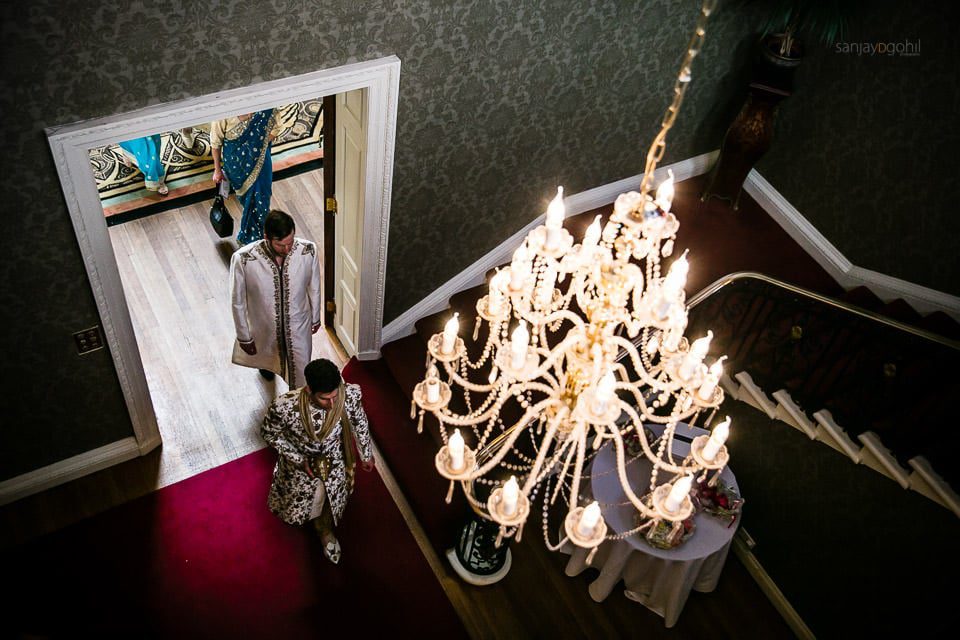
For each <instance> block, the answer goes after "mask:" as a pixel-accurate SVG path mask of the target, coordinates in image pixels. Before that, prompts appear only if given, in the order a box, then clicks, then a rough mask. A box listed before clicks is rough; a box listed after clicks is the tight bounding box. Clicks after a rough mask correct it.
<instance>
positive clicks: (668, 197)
mask: <svg viewBox="0 0 960 640" xmlns="http://www.w3.org/2000/svg"><path fill="white" fill-rule="evenodd" d="M667 176H668V177H667V179H666V180H664V181H663V182H661V183H660V186H659V187H657V195H656V199H655V201H656V203H657V206H658V207H660V209H661V210H663V212H664V213H669V211H670V206H671V205H672V204H673V170H672V169H667Z"/></svg>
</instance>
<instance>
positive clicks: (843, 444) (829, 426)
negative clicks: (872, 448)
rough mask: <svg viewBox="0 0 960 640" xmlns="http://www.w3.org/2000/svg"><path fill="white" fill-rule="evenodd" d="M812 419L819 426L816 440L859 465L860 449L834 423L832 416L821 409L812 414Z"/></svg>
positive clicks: (841, 428)
mask: <svg viewBox="0 0 960 640" xmlns="http://www.w3.org/2000/svg"><path fill="white" fill-rule="evenodd" d="M813 417H814V419H815V420H816V421H817V422H818V423H819V424H820V426H819V427H817V440H819V441H820V442H822V443H824V444H825V445H828V446H831V447H833V448H834V449H836V450H837V451H839V452H840V453H842V454H843V455H845V456H847V457H848V458H850V459H851V460H853V461H854V462H855V463H856V464H860V447H858V446H857V445H856V444H855V443H854V442H853V440H851V439H850V436H849V435H847V432H846V431H844V429H843V427H841V426H840V425H838V424H837V423H836V422H835V421H834V419H833V415H831V413H830V412H829V411H828V410H827V409H821V410H820V411H817V412H816V413H815V414H813Z"/></svg>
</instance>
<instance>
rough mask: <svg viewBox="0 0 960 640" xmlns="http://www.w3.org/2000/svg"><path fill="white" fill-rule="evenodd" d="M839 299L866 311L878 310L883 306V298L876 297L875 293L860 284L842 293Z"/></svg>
mask: <svg viewBox="0 0 960 640" xmlns="http://www.w3.org/2000/svg"><path fill="white" fill-rule="evenodd" d="M840 299H841V300H844V301H846V302H849V303H850V304H854V305H856V306H858V307H861V308H863V309H866V310H868V311H876V312H879V311H880V310H881V309H883V306H884V302H883V300H881V299H880V298H879V297H877V294H875V293H874V292H873V291H871V290H870V289H869V288H867V287H865V286H862V285H861V286H859V287H854V288H853V289H850V290H849V291H847V292H846V293H844V294H843V295H842V296H841V297H840Z"/></svg>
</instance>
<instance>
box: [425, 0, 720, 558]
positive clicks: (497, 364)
mask: <svg viewBox="0 0 960 640" xmlns="http://www.w3.org/2000/svg"><path fill="white" fill-rule="evenodd" d="M714 4H715V2H714V0H705V2H704V3H703V6H702V7H701V11H700V15H699V17H698V20H697V25H696V28H695V32H694V35H693V37H692V38H691V40H690V44H689V46H688V47H687V52H686V55H685V57H684V60H683V62H682V64H681V69H680V73H679V76H678V78H677V81H676V83H675V85H674V95H673V101H672V104H671V105H670V107H669V108H668V109H667V112H666V114H665V116H664V118H663V121H662V124H661V129H660V133H659V134H658V135H657V137H656V138H655V139H654V141H653V143H652V145H651V147H650V150H649V152H648V154H647V160H646V168H645V171H644V175H643V179H642V182H641V184H640V190H639V192H630V193H624V194H621V195H620V196H619V197H618V198H617V200H616V202H615V203H614V207H613V213H612V214H611V216H610V218H609V221H608V222H607V223H606V225H605V226H604V227H603V229H602V230H601V225H600V216H597V218H596V219H595V220H594V222H593V224H591V225H590V226H589V228H588V229H587V230H586V233H585V235H584V237H583V241H582V242H581V243H580V244H574V241H573V237H572V236H571V234H570V233H569V232H568V231H567V230H566V229H564V228H563V219H564V213H565V212H564V205H563V197H562V194H563V189H562V187H561V188H559V189H558V190H557V196H556V198H555V199H554V200H553V201H552V202H551V203H550V205H549V207H548V209H547V213H546V221H545V224H544V225H541V226H539V227H537V228H535V229H534V230H533V231H531V232H530V233H529V234H528V235H527V237H526V239H525V240H524V242H523V244H521V245H520V246H519V247H518V248H517V249H516V252H515V253H514V254H513V260H512V262H511V263H510V265H509V267H505V268H503V269H500V270H499V271H497V273H496V275H494V276H493V278H492V279H491V281H490V288H489V293H488V295H486V296H484V297H482V298H481V299H480V300H479V301H478V302H477V314H478V317H477V321H476V324H475V330H474V334H473V342H474V344H473V348H471V349H468V348H467V345H466V344H465V342H464V340H463V339H462V338H460V337H459V336H458V335H457V333H458V328H459V320H458V318H457V316H456V314H455V315H454V316H453V317H452V318H451V319H450V320H449V321H448V322H447V324H446V326H445V328H444V330H443V332H442V333H438V334H436V335H434V336H433V337H432V338H431V339H430V341H429V344H428V355H427V372H426V378H425V380H424V381H423V382H421V383H419V384H418V385H417V386H416V388H415V390H414V394H413V398H414V399H413V401H414V403H415V404H414V407H413V410H414V411H415V412H416V411H419V415H420V429H421V430H422V426H423V416H424V412H430V413H431V414H432V415H433V416H435V417H436V419H437V420H438V421H439V423H440V434H441V437H442V439H443V442H444V445H443V446H442V447H441V448H440V451H439V452H438V453H437V455H436V460H435V462H436V468H437V471H438V472H439V473H440V474H441V475H442V476H443V477H445V478H448V479H450V481H451V483H450V491H449V492H448V494H447V501H448V502H449V501H450V499H451V497H452V492H453V489H454V485H455V483H456V482H460V484H461V486H462V487H463V491H464V494H465V495H466V497H467V499H468V500H469V502H470V504H471V505H472V506H473V508H474V510H475V511H477V512H478V513H479V514H481V515H482V516H483V517H485V518H488V519H490V520H492V521H493V522H495V523H498V524H499V525H500V529H499V536H498V541H499V540H500V539H502V538H503V537H509V536H514V535H515V536H516V537H517V539H519V538H520V535H521V533H522V530H523V526H524V524H525V522H526V520H527V518H528V516H529V514H530V511H531V505H532V504H533V503H534V501H535V500H536V499H537V496H538V495H539V496H540V498H541V499H542V500H543V532H544V540H545V542H546V545H547V547H548V548H549V549H551V550H556V549H558V548H559V547H560V546H561V545H562V544H563V543H565V542H566V541H567V540H569V541H570V542H572V543H574V544H576V545H579V546H581V547H585V548H596V547H597V546H598V545H599V544H600V543H601V542H602V541H603V540H604V539H605V537H606V536H607V527H606V525H605V523H604V521H603V517H602V515H601V513H600V508H599V505H598V504H597V503H596V502H592V503H591V504H589V505H582V504H580V502H581V500H580V485H581V481H582V479H583V478H584V475H585V473H586V472H585V470H584V469H585V465H587V463H588V462H589V461H590V459H592V457H593V455H594V454H595V452H596V451H597V450H598V449H599V447H601V446H602V445H605V444H608V443H609V444H610V446H613V447H614V448H615V454H616V455H615V457H616V466H617V468H616V472H617V473H618V475H619V479H620V483H621V485H622V487H623V492H624V494H625V495H626V496H627V498H628V499H629V501H630V502H631V503H632V504H633V506H634V507H635V508H636V510H637V513H638V523H639V526H638V527H637V529H636V530H635V531H640V530H644V529H645V528H648V527H651V526H654V525H656V524H658V523H661V522H666V523H672V524H671V526H672V527H673V529H674V530H677V529H678V527H680V526H682V524H681V523H682V521H683V520H685V519H687V518H688V517H690V516H691V514H692V510H693V505H692V501H691V499H690V495H689V494H690V489H691V485H692V483H693V481H694V480H695V479H696V478H697V476H699V478H700V479H701V480H703V479H705V478H706V477H708V476H710V475H711V472H715V473H713V474H712V475H713V479H716V477H717V475H719V472H720V471H721V470H722V469H723V467H724V466H725V465H726V464H727V462H728V459H729V456H728V453H727V449H726V446H725V445H724V440H725V439H726V436H727V428H728V425H729V420H727V421H725V422H723V423H720V424H719V425H717V426H716V427H715V428H714V429H713V432H712V433H711V434H710V435H709V436H707V435H702V436H699V437H697V438H695V439H694V441H693V443H692V445H691V447H690V455H689V456H687V457H686V458H685V459H676V458H675V455H674V453H673V451H674V448H673V438H674V432H675V429H676V427H677V424H678V423H680V422H686V423H687V424H689V425H691V426H692V425H694V424H695V423H696V421H697V420H698V419H699V418H700V416H701V414H703V415H704V425H705V426H709V425H710V423H711V422H712V421H713V419H714V417H715V414H716V409H717V408H718V407H719V405H720V404H721V402H722V401H723V391H722V390H721V389H720V388H719V387H718V381H719V378H720V376H721V374H722V360H723V359H722V358H720V359H718V360H716V361H715V362H714V363H713V365H712V366H710V367H709V368H708V367H707V364H706V363H705V359H706V358H707V356H708V349H709V344H710V339H711V337H712V334H711V333H710V332H708V333H707V335H706V336H703V337H699V338H698V339H696V340H694V341H693V342H692V343H689V342H688V341H687V339H686V338H685V337H684V335H683V333H684V330H685V329H686V326H687V309H686V305H685V293H684V284H685V282H686V276H687V270H688V263H687V260H686V255H685V254H684V255H683V256H681V257H679V258H677V259H675V260H673V262H672V264H671V265H670V268H669V270H668V272H667V273H666V275H663V274H662V273H661V258H668V257H670V256H671V254H672V253H673V245H674V239H675V237H676V232H677V229H678V227H679V225H678V222H677V219H676V217H675V216H674V215H673V214H672V213H671V212H670V206H671V201H672V198H673V176H672V173H671V174H670V177H669V179H667V180H665V181H664V182H662V183H661V184H660V185H659V187H658V188H657V189H656V192H655V193H652V191H653V189H652V182H653V175H654V170H655V168H656V165H657V163H658V162H659V161H660V159H661V158H662V157H663V153H664V150H665V138H666V134H667V131H668V130H669V129H670V128H671V127H672V126H673V123H674V120H675V119H676V116H677V112H678V109H679V107H680V103H681V102H682V100H683V96H684V93H685V91H686V88H687V86H688V84H689V81H690V67H691V63H692V61H693V58H694V57H695V56H696V55H697V53H698V52H699V51H700V48H701V46H702V43H703V38H704V25H705V22H706V19H707V17H708V16H709V15H710V13H711V11H712V10H713V7H714ZM483 333H485V334H486V338H485V340H479V341H478V339H479V338H481V335H482V334H483ZM481 344H482V347H481V346H480V345H481ZM471 352H473V358H474V359H471V357H472V356H471ZM455 391H456V392H457V398H456V400H454V392H455ZM451 405H456V408H454V407H453V406H451ZM645 423H647V424H650V423H653V424H660V425H663V434H662V436H661V437H659V438H658V439H656V440H654V439H653V438H651V437H650V433H651V432H650V431H648V430H647V429H645V427H644V424H645ZM464 434H466V438H465V437H464ZM625 440H633V442H634V443H636V444H639V449H640V453H639V454H637V456H643V457H644V458H645V459H647V460H649V462H650V464H651V467H652V471H651V476H650V484H649V492H646V493H645V492H643V491H640V492H637V491H635V490H634V489H633V488H632V487H631V486H630V484H629V482H628V480H627V474H626V469H625V467H626V465H628V464H630V463H631V462H632V460H633V459H634V458H635V457H637V456H631V455H629V454H628V453H627V451H626V448H625ZM638 493H640V494H641V495H637V494H638ZM558 500H560V501H561V502H560V503H559V504H560V505H561V506H566V509H567V510H566V513H565V515H561V517H563V527H562V530H561V531H562V532H561V535H560V539H559V540H558V541H557V542H556V543H553V542H551V540H550V536H549V530H550V527H549V524H548V520H549V516H550V512H551V511H554V509H553V505H556V504H557V501H558ZM631 533H632V532H631Z"/></svg>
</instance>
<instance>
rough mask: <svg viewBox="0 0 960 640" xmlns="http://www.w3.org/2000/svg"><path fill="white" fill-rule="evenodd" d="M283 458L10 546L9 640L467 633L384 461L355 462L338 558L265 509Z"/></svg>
mask: <svg viewBox="0 0 960 640" xmlns="http://www.w3.org/2000/svg"><path fill="white" fill-rule="evenodd" d="M364 400H365V403H371V402H372V403H375V402H376V394H375V390H373V389H365V399H364ZM274 460H275V453H274V452H273V451H272V450H270V449H264V450H261V451H258V452H256V453H252V454H250V455H248V456H245V457H243V458H240V459H238V460H235V461H233V462H230V463H228V464H225V465H223V466H220V467H218V468H216V469H211V470H210V471H207V472H205V473H202V474H200V475H197V476H194V477H192V478H189V479H187V480H184V481H182V482H180V483H177V484H174V485H171V486H169V487H165V488H163V489H161V490H159V491H156V492H154V493H152V494H149V495H147V496H144V497H142V498H139V499H137V500H134V501H132V502H130V503H127V504H124V505H121V506H119V507H116V508H114V509H112V510H110V511H108V512H106V513H104V514H101V515H99V516H95V517H93V518H91V519H88V520H85V521H82V522H80V523H77V524H76V525H73V526H71V527H68V528H66V529H63V530H61V531H58V532H55V533H53V534H51V535H48V536H45V537H42V538H39V539H37V540H34V541H31V542H30V543H28V544H25V545H23V546H21V547H19V548H17V549H13V550H11V551H9V552H6V553H5V554H4V556H3V557H2V562H3V570H2V573H3V583H4V585H5V587H6V589H5V591H6V592H7V593H8V594H9V593H11V591H12V592H13V593H12V596H9V597H5V598H4V599H3V606H2V607H0V611H2V610H3V609H5V608H7V607H9V610H8V611H6V612H3V613H2V617H0V637H20V638H38V637H39V638H47V637H55V638H86V637H96V638H105V637H123V638H298V639H303V638H321V637H324V638H329V637H332V636H331V634H338V633H341V632H348V633H350V634H351V635H353V636H355V637H375V636H378V635H382V636H383V637H387V635H388V634H389V635H390V636H395V635H397V634H398V633H399V634H400V635H407V634H411V635H416V636H418V637H429V638H434V637H435V638H440V637H443V638H465V637H467V635H466V632H465V630H464V628H463V626H462V625H461V623H460V620H459V618H458V617H457V615H456V613H455V611H454V610H453V608H452V607H451V605H450V602H449V601H448V600H447V598H446V596H445V594H444V592H443V590H442V589H441V587H440V585H439V583H438V582H437V580H436V578H435V577H434V575H433V573H432V571H431V570H430V567H429V566H428V565H427V562H426V560H425V559H424V558H423V555H422V554H421V552H420V550H419V548H418V547H417V544H416V542H415V541H414V539H413V537H412V535H411V534H410V532H409V530H408V528H407V526H406V524H405V523H404V520H403V517H402V516H401V514H400V512H399V511H398V510H397V508H396V506H395V505H394V502H393V500H392V498H391V497H390V495H389V493H388V492H387V489H386V487H385V486H384V484H383V482H382V480H381V479H380V476H379V475H377V473H376V472H370V473H364V472H362V471H358V473H357V488H356V490H355V492H354V495H353V497H352V499H351V502H350V504H349V506H348V508H347V511H346V515H345V517H344V521H343V522H342V523H341V525H340V526H339V527H338V531H337V534H338V537H339V539H340V543H341V546H342V547H343V557H342V558H341V560H340V564H339V565H338V566H334V565H333V564H331V563H330V562H329V561H328V560H327V559H326V558H325V557H324V555H323V551H322V549H321V545H320V541H319V539H318V538H316V537H314V535H313V534H312V533H310V532H308V531H306V530H305V529H302V528H298V527H292V526H289V525H286V524H284V523H282V522H281V521H280V520H278V519H277V518H276V517H275V516H274V515H273V514H271V513H270V512H269V511H268V510H267V506H266V500H267V491H268V488H269V481H270V474H271V471H272V468H273V463H274Z"/></svg>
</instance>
